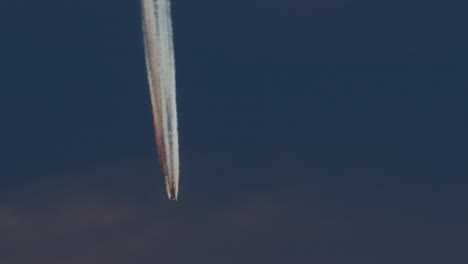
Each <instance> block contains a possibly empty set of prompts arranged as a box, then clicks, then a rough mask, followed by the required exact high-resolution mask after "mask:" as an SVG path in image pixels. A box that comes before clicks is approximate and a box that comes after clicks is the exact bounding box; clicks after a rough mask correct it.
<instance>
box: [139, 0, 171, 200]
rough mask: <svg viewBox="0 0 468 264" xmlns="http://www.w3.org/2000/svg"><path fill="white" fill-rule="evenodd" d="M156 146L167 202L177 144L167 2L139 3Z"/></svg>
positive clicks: (169, 14)
mask: <svg viewBox="0 0 468 264" xmlns="http://www.w3.org/2000/svg"><path fill="white" fill-rule="evenodd" d="M141 4H142V14H143V34H144V42H145V53H146V67H147V71H148V80H149V86H150V93H151V103H152V105H153V116H154V125H155V129H156V143H157V146H158V155H159V160H160V163H161V168H162V173H163V176H164V180H165V182H166V190H167V195H168V197H169V199H171V200H177V196H178V192H179V140H178V133H177V107H176V91H175V62H174V47H173V40H172V21H171V7H170V0H141Z"/></svg>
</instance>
